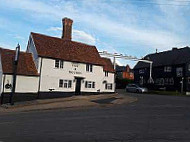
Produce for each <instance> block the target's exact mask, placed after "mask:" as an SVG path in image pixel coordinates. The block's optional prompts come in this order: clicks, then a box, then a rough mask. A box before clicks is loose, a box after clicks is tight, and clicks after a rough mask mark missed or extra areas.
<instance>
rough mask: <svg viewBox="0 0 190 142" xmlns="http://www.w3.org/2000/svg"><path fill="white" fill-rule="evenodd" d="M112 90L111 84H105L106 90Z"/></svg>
mask: <svg viewBox="0 0 190 142" xmlns="http://www.w3.org/2000/svg"><path fill="white" fill-rule="evenodd" d="M112 88H113V86H112V84H111V83H106V84H105V89H106V90H112Z"/></svg>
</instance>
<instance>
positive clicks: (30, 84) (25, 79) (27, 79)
mask: <svg viewBox="0 0 190 142" xmlns="http://www.w3.org/2000/svg"><path fill="white" fill-rule="evenodd" d="M4 76H5V84H4V85H6V84H7V83H8V84H12V78H13V76H12V75H3V78H4ZM38 82H39V77H38V76H21V75H17V80H16V89H15V92H16V93H37V92H38ZM9 92H11V89H6V88H5V87H4V93H9Z"/></svg>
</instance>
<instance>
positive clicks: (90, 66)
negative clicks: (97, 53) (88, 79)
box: [86, 64, 93, 72]
mask: <svg viewBox="0 0 190 142" xmlns="http://www.w3.org/2000/svg"><path fill="white" fill-rule="evenodd" d="M92 70H93V66H92V64H86V71H87V72H92Z"/></svg>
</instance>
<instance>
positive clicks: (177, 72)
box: [176, 67, 183, 77]
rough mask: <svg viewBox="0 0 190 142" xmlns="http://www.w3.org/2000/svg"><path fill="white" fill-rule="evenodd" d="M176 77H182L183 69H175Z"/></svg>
mask: <svg viewBox="0 0 190 142" xmlns="http://www.w3.org/2000/svg"><path fill="white" fill-rule="evenodd" d="M176 76H177V77H182V76H183V68H182V67H179V68H176Z"/></svg>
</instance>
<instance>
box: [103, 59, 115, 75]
mask: <svg viewBox="0 0 190 142" xmlns="http://www.w3.org/2000/svg"><path fill="white" fill-rule="evenodd" d="M102 62H103V64H104V66H103V67H104V71H108V72H115V70H114V67H113V64H112V62H111V60H110V59H108V58H102Z"/></svg>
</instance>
